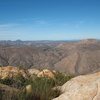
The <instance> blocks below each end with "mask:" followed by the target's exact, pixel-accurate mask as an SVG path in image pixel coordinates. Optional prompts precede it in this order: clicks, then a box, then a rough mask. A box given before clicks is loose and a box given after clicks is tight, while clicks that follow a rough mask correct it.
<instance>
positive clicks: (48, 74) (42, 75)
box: [37, 69, 54, 78]
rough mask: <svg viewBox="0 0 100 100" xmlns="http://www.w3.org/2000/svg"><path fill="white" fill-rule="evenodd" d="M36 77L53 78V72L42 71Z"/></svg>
mask: <svg viewBox="0 0 100 100" xmlns="http://www.w3.org/2000/svg"><path fill="white" fill-rule="evenodd" d="M37 76H38V77H48V78H54V74H53V72H52V71H50V70H48V69H44V70H43V71H41V72H40V73H38V75H37Z"/></svg>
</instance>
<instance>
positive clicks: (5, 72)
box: [0, 66, 56, 79]
mask: <svg viewBox="0 0 100 100" xmlns="http://www.w3.org/2000/svg"><path fill="white" fill-rule="evenodd" d="M54 73H56V72H55V71H54V72H53V71H50V70H48V69H43V70H42V71H40V70H38V69H34V68H33V69H32V68H31V69H28V70H23V69H19V68H18V67H14V66H6V67H0V79H8V78H9V79H11V78H16V77H18V76H22V77H23V78H25V79H28V77H32V78H34V75H36V76H37V77H47V78H54Z"/></svg>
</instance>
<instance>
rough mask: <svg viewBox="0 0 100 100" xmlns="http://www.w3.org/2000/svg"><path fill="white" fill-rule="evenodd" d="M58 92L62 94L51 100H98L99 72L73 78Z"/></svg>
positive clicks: (99, 95)
mask: <svg viewBox="0 0 100 100" xmlns="http://www.w3.org/2000/svg"><path fill="white" fill-rule="evenodd" d="M60 91H61V92H62V94H61V95H60V96H59V97H57V98H55V99H53V100H100V72H98V73H95V74H90V75H83V76H78V77H75V78H73V79H71V80H70V81H68V82H66V83H65V84H64V85H63V86H62V87H61V89H60Z"/></svg>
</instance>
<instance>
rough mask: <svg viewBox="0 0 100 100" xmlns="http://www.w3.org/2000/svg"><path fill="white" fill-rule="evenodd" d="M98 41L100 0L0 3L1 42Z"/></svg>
mask: <svg viewBox="0 0 100 100" xmlns="http://www.w3.org/2000/svg"><path fill="white" fill-rule="evenodd" d="M86 38H97V39H100V0H0V40H17V39H21V40H72V39H86Z"/></svg>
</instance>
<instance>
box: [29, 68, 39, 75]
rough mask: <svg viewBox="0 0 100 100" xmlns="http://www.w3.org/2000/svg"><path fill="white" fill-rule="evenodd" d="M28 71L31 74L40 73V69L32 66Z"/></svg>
mask: <svg viewBox="0 0 100 100" xmlns="http://www.w3.org/2000/svg"><path fill="white" fill-rule="evenodd" d="M28 73H29V74H30V75H38V73H40V70H38V69H35V68H31V69H28Z"/></svg>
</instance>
